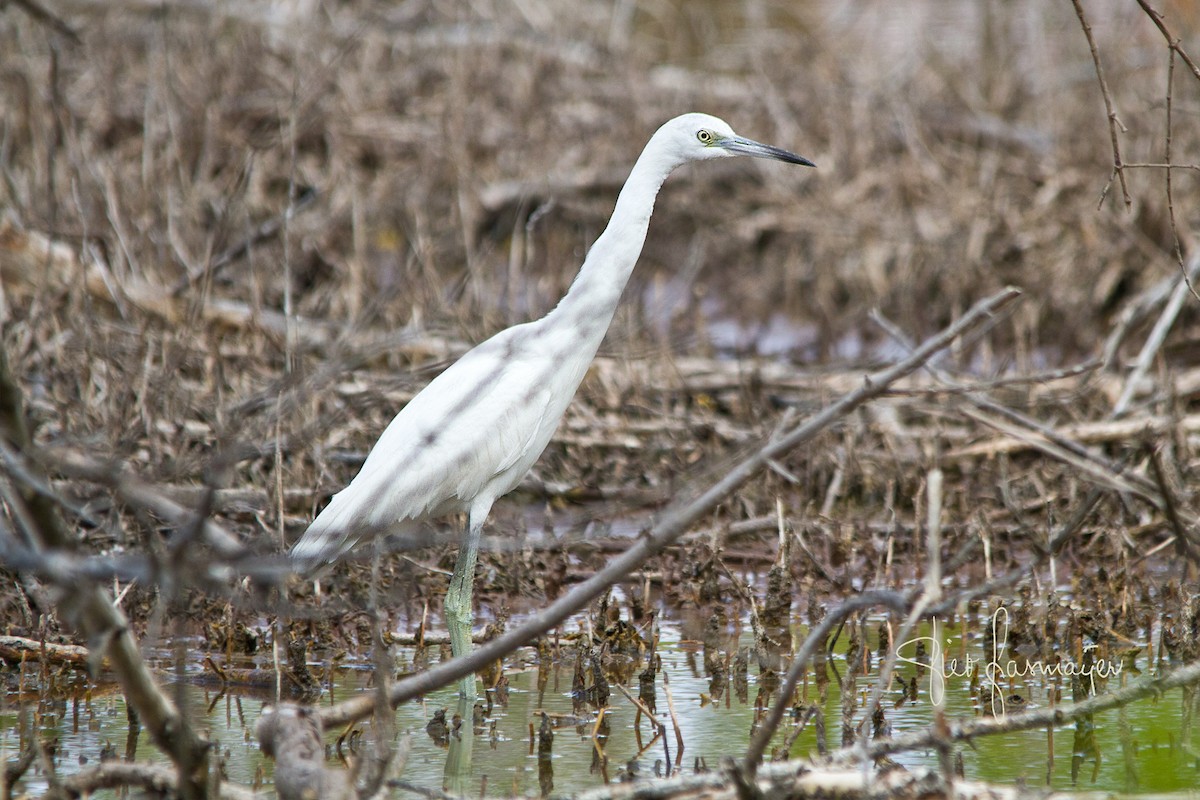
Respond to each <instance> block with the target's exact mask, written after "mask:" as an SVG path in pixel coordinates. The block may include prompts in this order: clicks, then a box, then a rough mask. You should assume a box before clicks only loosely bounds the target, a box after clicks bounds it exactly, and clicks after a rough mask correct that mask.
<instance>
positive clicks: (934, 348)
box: [321, 287, 1021, 728]
mask: <svg viewBox="0 0 1200 800" xmlns="http://www.w3.org/2000/svg"><path fill="white" fill-rule="evenodd" d="M1020 294H1021V293H1020V290H1018V289H1014V288H1012V287H1009V288H1006V289H1003V290H1001V291H999V292H997V293H995V294H993V295H991V296H990V297H986V298H984V299H983V300H980V301H979V302H978V303H976V304H975V305H974V306H972V307H971V309H970V310H969V311H967V313H966V314H964V315H963V316H962V317H960V318H959V319H958V321H957V322H955V323H954V324H953V325H951V326H949V327H948V328H946V329H944V330H943V331H942V332H941V333H939V334H937V335H936V336H933V337H932V338H930V339H928V340H926V341H925V342H924V343H923V344H922V345H921V346H920V347H918V348H916V349H915V350H914V351H913V353H912V355H910V356H909V357H908V358H906V359H904V360H903V361H900V362H898V363H896V364H895V365H893V366H891V367H889V368H887V369H884V370H881V371H879V372H877V373H875V374H873V375H868V376H866V377H865V378H864V380H863V384H862V385H861V386H859V387H858V388H857V389H855V390H853V391H851V392H849V393H847V394H844V395H842V397H841V398H839V399H838V400H837V401H836V402H834V403H833V404H831V405H829V406H828V407H826V408H825V409H824V410H823V411H821V412H820V413H819V414H817V415H816V416H814V417H812V418H810V419H809V420H808V421H807V422H805V423H803V424H801V425H798V426H797V427H795V428H792V429H790V430H788V431H786V432H784V433H782V434H780V435H778V436H775V437H772V438H771V440H770V441H769V442H768V443H767V444H766V445H764V446H763V447H762V448H761V449H759V450H758V451H757V452H755V453H754V454H753V455H751V456H750V457H749V458H747V459H745V460H744V461H742V462H741V463H739V464H736V465H734V466H733V467H732V468H731V469H730V470H729V471H728V472H727V473H726V475H725V477H724V478H722V479H721V480H719V481H717V482H716V483H715V484H713V485H712V486H710V487H709V488H707V489H706V490H704V491H703V492H702V493H701V494H700V495H699V496H698V497H695V498H694V499H692V500H691V501H689V502H687V503H685V504H683V505H681V506H679V507H677V508H675V509H674V510H671V511H667V512H666V513H664V515H663V517H662V519H661V520H660V521H659V523H658V524H657V525H655V526H654V527H653V528H651V529H650V530H649V531H647V532H645V533H643V534H642V535H641V537H639V538H638V539H637V541H636V543H635V544H633V546H631V547H630V548H629V549H628V550H627V551H626V552H624V553H623V554H621V555H620V556H618V557H616V558H614V559H613V560H612V561H610V562H609V563H608V565H607V566H606V567H605V568H604V569H602V570H601V571H600V572H597V573H596V574H595V575H593V576H592V577H591V578H589V579H588V580H586V581H584V582H583V583H581V584H579V585H578V586H576V587H575V588H573V589H572V590H571V591H570V592H568V593H567V594H565V595H563V596H562V597H560V598H559V599H558V600H556V601H555V602H554V603H552V604H551V605H550V606H548V607H547V608H546V609H544V610H543V611H542V612H541V613H540V614H537V615H535V616H533V617H532V618H530V619H529V621H528V622H526V623H525V624H523V625H521V626H520V627H517V628H514V629H513V630H511V631H509V632H508V633H505V634H503V635H501V636H499V637H497V638H495V639H493V640H492V641H491V642H489V643H487V644H485V645H484V646H483V647H480V648H479V649H477V650H474V651H473V652H472V653H471V654H470V655H468V656H466V657H464V658H456V659H454V660H452V661H447V662H443V663H441V664H438V665H437V666H436V667H432V668H431V669H428V670H425V671H424V672H421V673H418V674H417V675H413V676H412V677H409V678H406V679H404V680H401V681H397V682H396V683H395V684H394V685H393V686H392V690H391V692H390V697H389V699H390V700H391V703H392V705H393V706H395V705H398V704H400V703H402V702H404V701H405V700H409V699H411V698H413V697H418V696H420V695H423V694H426V693H428V692H430V691H433V690H434V689H437V688H439V687H441V686H446V685H448V684H450V683H452V682H453V681H456V680H458V679H459V678H462V677H464V676H466V675H469V674H471V673H472V672H474V671H475V670H476V669H477V668H479V667H482V666H483V665H484V664H487V663H489V662H491V661H494V660H496V659H498V658H503V657H504V656H505V655H507V654H508V653H511V652H512V651H513V650H515V649H517V648H518V647H521V646H523V645H525V644H527V643H528V642H530V641H531V640H533V639H534V638H536V637H538V636H541V635H542V634H545V633H546V632H548V631H549V630H550V629H551V628H553V627H555V626H556V625H559V624H561V623H562V622H563V620H565V619H566V618H567V617H569V616H570V615H571V614H574V613H575V612H577V611H578V610H579V609H581V608H583V607H584V606H586V605H587V604H588V603H590V602H591V601H592V600H594V599H595V598H596V597H598V596H599V595H600V594H601V593H603V592H604V591H606V590H607V589H608V588H609V587H610V586H612V585H613V584H614V583H616V582H617V581H620V580H622V579H624V578H625V577H626V576H627V575H629V573H631V572H633V571H634V570H635V569H637V568H638V567H640V566H641V565H642V564H644V563H645V561H646V559H648V558H650V557H651V556H653V555H655V554H656V553H659V552H661V551H662V549H663V548H665V547H666V546H667V545H669V544H671V543H672V542H674V541H675V540H676V539H678V538H679V537H680V536H682V535H683V534H684V533H685V532H687V530H688V529H689V528H690V527H691V526H692V525H694V524H695V523H696V522H698V521H699V520H700V519H701V518H702V517H703V516H704V515H705V514H708V513H711V512H712V510H713V509H715V508H716V507H717V506H718V505H719V504H720V503H722V502H724V501H725V500H726V499H728V497H729V496H730V495H731V494H732V493H733V492H735V491H737V490H738V489H740V488H741V487H742V486H744V485H745V484H746V483H747V482H748V481H749V480H750V479H751V478H753V477H755V476H756V475H758V474H759V473H760V472H761V471H762V469H763V468H764V467H765V466H766V465H767V463H768V462H769V461H771V460H772V459H776V458H780V457H781V456H783V455H784V454H785V453H788V452H790V451H791V450H793V449H795V448H796V447H798V446H799V445H801V444H803V443H804V442H807V441H810V440H811V439H812V438H813V437H815V436H816V435H817V434H818V433H820V432H821V431H823V430H825V429H826V428H828V427H830V426H831V425H833V424H835V423H837V422H838V421H840V420H841V419H842V418H843V417H845V416H846V415H847V414H849V413H850V412H851V411H853V410H854V409H856V408H858V407H859V406H861V405H863V404H864V403H866V402H868V401H870V400H873V399H874V398H876V397H878V396H880V395H882V394H884V393H885V392H887V390H888V387H889V386H891V384H893V383H895V382H896V381H898V380H900V379H901V378H904V377H906V376H908V375H911V374H912V373H913V372H916V371H917V370H918V369H920V367H921V365H922V364H924V363H925V362H926V361H928V360H929V359H930V358H932V357H933V356H935V355H936V354H937V353H939V352H941V351H942V350H944V349H946V348H947V347H949V346H950V345H951V344H952V343H954V342H955V341H956V340H957V339H958V338H959V337H960V336H962V335H964V334H966V333H968V332H970V331H973V330H975V329H976V328H978V327H981V326H984V325H987V324H988V323H989V322H994V321H995V319H996V315H997V313H998V312H999V311H1000V310H1001V309H1003V308H1004V307H1005V306H1006V305H1008V304H1009V303H1010V302H1012V301H1013V300H1015V299H1016V298H1017V297H1019V296H1020ZM373 709H374V697H373V695H372V694H365V695H360V696H358V697H354V698H352V699H350V700H347V701H345V702H343V703H339V704H337V705H335V706H331V707H329V708H326V709H322V711H321V718H322V722H323V723H324V724H325V727H326V728H330V727H333V726H335V725H340V724H344V723H347V722H350V721H351V720H355V719H361V718H362V717H365V716H366V715H368V714H370V713H371V712H372V710H373Z"/></svg>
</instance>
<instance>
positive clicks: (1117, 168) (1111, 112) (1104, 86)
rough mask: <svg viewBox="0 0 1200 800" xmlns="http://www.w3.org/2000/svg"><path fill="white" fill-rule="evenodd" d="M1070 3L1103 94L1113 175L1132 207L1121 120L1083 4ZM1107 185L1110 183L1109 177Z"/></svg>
mask: <svg viewBox="0 0 1200 800" xmlns="http://www.w3.org/2000/svg"><path fill="white" fill-rule="evenodd" d="M1140 1H1141V0H1139V2H1140ZM1071 3H1072V4H1073V5H1074V6H1075V15H1076V16H1078V17H1079V24H1080V25H1082V26H1083V35H1084V36H1086V37H1087V43H1088V47H1089V48H1091V51H1092V63H1093V64H1094V65H1095V67H1096V79H1097V80H1098V81H1099V83H1100V93H1101V94H1103V95H1104V110H1105V113H1106V114H1107V115H1108V133H1109V136H1110V137H1111V139H1112V151H1113V175H1114V176H1115V177H1116V178H1117V179H1118V180H1119V181H1120V183H1121V194H1122V195H1124V198H1125V208H1126V209H1127V210H1128V209H1130V208H1132V207H1133V198H1132V197H1130V196H1129V187H1128V186H1127V185H1126V183H1125V172H1124V171H1123V170H1124V167H1123V165H1122V164H1121V142H1120V137H1119V134H1118V131H1117V126H1118V125H1121V121H1120V120H1119V119H1118V118H1117V112H1116V109H1115V108H1113V101H1112V95H1111V94H1110V93H1109V91H1108V81H1106V80H1105V79H1104V67H1103V66H1101V64H1100V51H1099V49H1098V48H1097V47H1096V40H1095V38H1093V37H1092V26H1091V25H1090V24H1088V21H1087V15H1086V14H1084V13H1083V4H1082V3H1081V2H1080V0H1071ZM1121 127H1124V126H1121ZM1109 185H1110V186H1111V185H1112V178H1111V177H1110V178H1109ZM1107 194H1108V186H1105V187H1104V191H1103V192H1101V194H1100V204H1101V205H1103V204H1104V197H1105V195H1107Z"/></svg>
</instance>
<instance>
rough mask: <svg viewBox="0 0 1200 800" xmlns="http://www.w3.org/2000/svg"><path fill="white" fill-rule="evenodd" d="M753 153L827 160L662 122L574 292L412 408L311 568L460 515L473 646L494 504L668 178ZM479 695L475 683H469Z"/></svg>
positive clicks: (301, 548) (540, 430)
mask: <svg viewBox="0 0 1200 800" xmlns="http://www.w3.org/2000/svg"><path fill="white" fill-rule="evenodd" d="M729 156H755V157H759V158H770V159H775V160H778V161H786V162H789V163H792V164H803V165H805V166H809V167H811V166H815V165H814V164H813V163H812V162H811V161H809V160H808V159H806V158H801V157H800V156H798V155H796V154H795V153H790V152H788V151H787V150H783V149H780V148H778V147H772V146H771V145H766V144H761V143H759V142H755V141H753V140H751V139H746V138H744V137H742V136H738V135H737V134H735V133H734V132H733V129H732V128H730V127H729V125H728V124H727V123H725V122H724V121H723V120H720V119H718V118H716V117H712V116H709V115H707V114H696V113H692V114H684V115H682V116H679V117H676V118H674V119H672V120H670V121H668V122H667V123H665V124H664V125H663V126H662V127H661V128H659V129H658V130H657V131H656V132H655V133H654V135H653V136H651V137H650V141H649V142H648V143H647V144H646V148H645V149H644V150H643V151H642V154H641V156H640V157H639V158H638V160H637V163H635V164H634V165H633V170H632V171H631V172H630V173H629V178H628V179H627V180H626V181H625V186H624V187H623V188H622V189H621V193H620V194H619V195H618V197H617V204H616V207H615V208H614V209H613V213H612V218H611V219H610V220H609V223H608V227H606V228H605V229H604V232H603V233H601V234H600V237H599V238H598V239H596V242H595V244H593V245H592V247H591V249H590V250H589V251H588V254H587V257H586V258H585V259H584V261H583V267H582V268H580V270H579V274H578V276H577V277H576V278H575V281H574V283H572V284H571V288H570V290H569V291H568V292H567V294H566V296H565V297H563V299H562V300H561V301H560V302H559V304H558V305H557V306H556V307H555V308H554V310H552V311H551V312H550V313H549V314H547V315H546V316H544V317H542V318H541V319H539V320H535V321H533V322H526V323H523V324H520V325H514V326H513V327H511V328H508V329H506V330H503V331H500V332H499V333H497V334H496V335H495V336H493V337H492V338H490V339H488V340H487V341H485V342H483V343H482V344H479V345H478V346H476V347H475V348H473V349H472V350H470V351H469V352H467V353H466V354H465V355H464V356H463V357H462V358H460V359H459V360H458V361H456V362H455V363H454V364H452V365H451V366H450V367H449V368H448V369H446V370H445V371H444V372H442V373H441V374H440V375H438V376H437V377H436V378H435V379H434V380H433V381H432V382H431V383H430V384H429V385H428V386H426V387H425V389H424V390H423V391H421V392H420V393H419V394H418V395H417V396H416V397H414V398H413V399H412V400H411V401H409V403H408V404H407V405H406V406H404V408H403V409H401V410H400V413H399V414H397V415H396V417H395V418H394V419H393V420H392V422H391V424H389V425H388V426H387V429H386V430H385V431H384V432H383V435H382V436H380V437H379V441H378V442H376V443H375V446H374V447H373V448H371V452H370V453H369V454H368V455H367V459H366V461H365V462H364V463H363V466H362V469H361V470H360V471H359V473H358V475H357V477H355V478H354V480H353V481H351V482H350V485H349V486H347V487H346V488H345V489H343V490H342V491H340V492H338V493H337V494H335V495H334V496H333V499H332V500H331V501H330V502H329V505H327V506H326V507H325V509H324V510H323V511H321V513H320V514H318V515H317V518H316V519H314V520H313V522H312V524H311V525H310V526H309V527H308V530H307V531H305V532H304V535H303V536H302V537H301V538H300V539H299V541H297V542H296V544H295V545H294V546H293V547H292V551H291V554H292V557H293V558H294V559H296V561H297V562H299V565H300V567H299V568H300V569H307V568H313V567H317V566H319V565H321V564H324V563H328V562H331V561H334V560H336V559H337V558H338V557H340V556H341V555H343V554H344V553H346V552H347V551H348V550H350V549H351V548H352V547H354V546H355V545H356V544H358V543H359V542H360V541H361V540H363V539H364V538H370V537H372V536H374V535H376V534H379V533H381V532H386V531H390V530H395V529H396V526H397V525H399V524H403V523H406V522H407V523H421V522H425V521H429V520H434V519H437V518H440V517H445V516H449V515H451V514H461V513H465V514H466V515H467V522H466V531H465V533H464V538H463V544H462V549H461V550H460V551H459V555H458V561H457V563H456V564H455V567H454V573H453V575H452V576H451V578H450V588H449V591H448V592H447V594H446V606H445V608H446V624H447V627H448V628H449V632H450V643H451V650H452V652H453V654H454V656H455V657H460V656H463V655H465V654H467V653H468V652H470V649H471V592H472V583H473V582H474V578H475V561H476V555H477V553H478V549H479V534H480V529H481V528H482V526H483V521H484V520H485V519H486V518H487V515H488V512H489V511H490V510H491V508H492V503H494V502H495V501H496V498H498V497H500V496H502V495H504V494H507V493H508V492H509V491H511V490H512V489H513V488H514V487H515V486H516V485H517V484H518V483H519V482H520V481H521V479H522V478H523V477H525V473H527V472H528V471H529V468H530V467H532V466H533V464H534V462H535V461H537V459H538V457H539V456H540V455H541V454H542V451H543V450H544V449H545V448H546V445H547V444H549V442H550V437H551V436H553V435H554V431H555V429H556V428H557V427H558V423H559V420H560V419H561V418H562V415H563V412H564V411H565V410H566V408H567V404H568V403H570V402H571V398H572V397H573V396H574V395H575V390H576V389H577V388H578V387H579V383H580V381H582V380H583V376H584V374H585V373H586V372H587V369H588V366H589V365H590V364H591V363H592V358H593V357H594V356H595V355H596V350H597V349H598V348H599V347H600V342H601V340H602V339H603V338H604V335H605V333H606V332H607V331H608V326H609V323H610V322H612V318H613V314H614V313H615V312H616V309H617V303H618V301H619V300H620V298H621V292H622V291H623V290H624V288H625V284H626V283H627V282H628V280H629V275H630V273H631V272H632V271H633V267H634V264H636V263H637V260H638V256H639V255H640V254H641V252H642V244H643V243H644V242H645V240H646V229H647V226H648V225H649V223H650V214H651V212H652V211H653V210H654V199H655V197H656V196H657V195H658V190H659V189H660V188H661V187H662V184H663V181H665V180H666V179H667V176H668V175H669V174H671V171H672V170H674V169H675V168H676V167H678V166H680V165H682V164H686V163H687V162H689V161H705V160H708V159H714V158H725V157H729ZM460 695H462V696H463V697H467V698H473V697H474V696H475V678H474V676H468V677H467V678H464V679H463V681H462V683H461V684H460Z"/></svg>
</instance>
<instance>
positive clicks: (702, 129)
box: [655, 113, 816, 167]
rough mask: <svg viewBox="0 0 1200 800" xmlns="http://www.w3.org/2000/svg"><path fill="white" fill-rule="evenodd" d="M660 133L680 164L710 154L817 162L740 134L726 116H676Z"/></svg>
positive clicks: (702, 159)
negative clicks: (730, 124) (724, 118)
mask: <svg viewBox="0 0 1200 800" xmlns="http://www.w3.org/2000/svg"><path fill="white" fill-rule="evenodd" d="M659 136H662V137H665V139H666V142H667V145H668V147H669V148H670V149H671V151H672V155H673V156H674V157H675V158H676V159H678V163H680V164H683V163H685V162H688V161H704V160H707V159H710V158H726V157H729V156H753V157H755V158H771V159H774V160H776V161H786V162H787V163H789V164H803V165H804V166H806V167H815V166H816V164H814V163H813V162H811V161H809V160H808V159H807V158H803V157H802V156H798V155H796V154H795V153H792V152H789V151H787V150H784V149H783V148H780V147H774V146H772V145H769V144H762V143H761V142H756V141H754V140H753V139H747V138H746V137H745V136H738V135H737V134H736V133H734V132H733V128H731V127H729V123H727V122H726V121H725V120H723V119H719V118H718V117H713V116H710V115H708V114H696V113H692V114H684V115H682V116H679V117H675V119H672V120H670V121H668V122H667V123H666V124H664V125H663V126H662V127H661V128H659V130H658V133H656V134H655V137H656V138H657V137H659Z"/></svg>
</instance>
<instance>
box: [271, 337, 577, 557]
mask: <svg viewBox="0 0 1200 800" xmlns="http://www.w3.org/2000/svg"><path fill="white" fill-rule="evenodd" d="M521 332H522V331H521V329H520V328H517V329H509V330H507V331H502V332H501V333H500V334H498V335H497V336H495V337H493V338H492V339H489V340H488V341H486V342H484V343H483V344H481V345H479V346H478V347H476V348H475V349H473V350H471V351H470V352H468V353H467V354H466V355H464V356H463V357H462V358H461V359H459V360H458V361H457V362H456V363H454V364H453V365H451V366H450V367H449V368H448V369H447V370H446V371H445V372H443V373H442V374H441V375H439V376H438V377H437V378H435V379H434V380H433V382H432V383H430V384H429V386H427V387H426V388H425V389H424V390H423V391H422V392H420V393H419V394H418V395H417V396H416V397H415V398H413V399H412V400H411V401H410V402H409V403H408V405H406V406H405V407H404V408H403V409H402V410H401V411H400V413H399V414H397V415H396V417H395V418H394V419H393V420H392V422H391V424H389V425H388V427H387V429H386V430H385V431H384V432H383V435H382V436H380V438H379V441H378V442H376V443H375V446H374V447H373V448H372V449H371V452H370V453H369V454H368V456H367V459H366V461H365V462H364V463H363V466H362V469H361V471H360V472H359V474H358V475H357V477H355V478H354V480H353V481H351V483H350V485H348V486H347V487H346V488H345V489H343V490H342V491H340V492H338V493H337V494H336V495H334V497H333V499H332V500H331V501H330V503H329V505H328V506H326V507H325V509H324V510H323V511H322V512H321V513H320V514H319V515H318V516H317V518H316V519H315V520H313V523H312V525H310V526H309V528H308V530H307V531H306V532H305V533H304V536H303V537H301V539H300V540H299V541H298V542H296V544H295V545H294V546H293V548H292V555H293V556H294V557H295V558H298V559H301V560H311V561H331V560H334V559H336V558H337V557H338V556H339V555H341V554H342V553H344V552H346V551H347V550H349V549H350V548H351V547H353V546H354V545H355V544H356V543H357V542H358V541H359V539H360V538H361V537H362V536H364V535H370V534H371V533H375V532H379V531H381V530H383V529H385V528H386V527H388V526H390V525H391V524H393V523H395V522H397V521H399V520H406V519H408V520H419V519H427V518H434V517H438V516H444V515H446V514H450V513H454V512H458V511H469V510H470V508H471V505H472V503H473V502H485V503H486V506H490V504H491V502H492V500H494V499H495V498H496V497H498V496H499V495H501V494H504V493H505V492H507V491H509V490H510V489H511V488H512V487H513V486H515V485H516V484H517V483H518V482H519V481H520V479H521V478H522V477H523V476H524V474H525V473H526V472H527V471H528V469H529V467H530V466H532V464H533V462H534V461H536V460H537V458H538V456H539V455H541V451H542V450H543V449H544V448H545V446H546V443H547V442H548V441H549V439H550V436H551V435H552V434H553V432H554V429H555V428H556V427H557V425H558V418H559V416H561V413H562V408H561V407H560V406H563V407H565V403H561V404H560V403H555V402H553V399H554V398H555V396H556V393H555V389H554V386H555V384H556V383H557V381H556V379H555V378H556V373H558V372H559V369H558V367H559V365H558V364H556V363H555V362H553V361H546V360H545V359H530V358H527V357H526V354H525V352H524V349H523V348H522V347H520V346H519V343H520V339H521ZM573 389H574V387H571V391H572V393H573ZM568 399H569V398H568ZM551 416H553V419H550V417H551ZM486 506H485V508H484V510H485V511H486Z"/></svg>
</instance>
